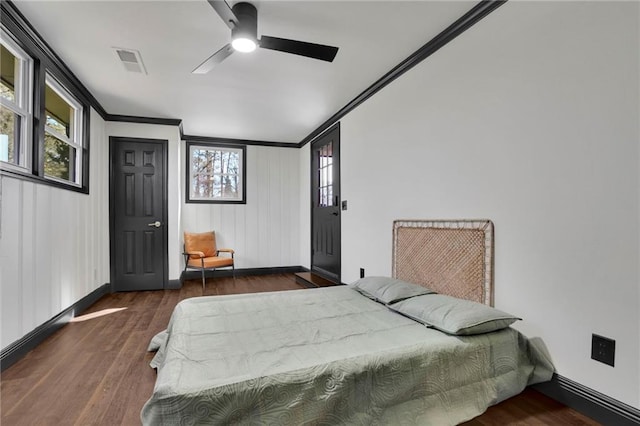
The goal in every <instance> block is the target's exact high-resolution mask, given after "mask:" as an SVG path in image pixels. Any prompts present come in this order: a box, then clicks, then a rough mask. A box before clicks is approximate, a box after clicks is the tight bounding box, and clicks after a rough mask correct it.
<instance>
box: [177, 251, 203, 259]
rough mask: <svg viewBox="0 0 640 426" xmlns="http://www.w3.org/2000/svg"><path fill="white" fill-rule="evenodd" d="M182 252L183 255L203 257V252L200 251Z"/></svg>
mask: <svg viewBox="0 0 640 426" xmlns="http://www.w3.org/2000/svg"><path fill="white" fill-rule="evenodd" d="M182 254H184V255H185V256H198V257H199V258H201V259H202V258H203V257H204V253H203V252H201V251H188V252H185V253H182Z"/></svg>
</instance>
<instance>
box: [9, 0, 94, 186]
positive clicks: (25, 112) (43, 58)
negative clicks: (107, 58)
mask: <svg viewBox="0 0 640 426" xmlns="http://www.w3.org/2000/svg"><path fill="white" fill-rule="evenodd" d="M0 8H1V9H2V10H1V12H2V13H1V14H0V16H1V17H2V23H1V26H0V31H1V32H2V33H1V36H2V38H0V173H1V174H3V175H9V176H12V177H15V178H18V179H24V180H29V181H33V182H37V183H42V184H46V185H52V186H56V187H59V188H64V189H68V190H71V191H76V192H82V193H85V194H88V193H89V119H90V117H89V115H90V108H89V105H90V104H91V99H92V98H91V94H90V93H89V92H88V91H87V90H86V89H85V88H84V86H82V83H80V81H78V79H77V78H76V77H75V76H74V75H73V74H72V73H71V72H70V71H69V70H68V68H67V67H66V65H65V64H64V63H63V62H61V61H60V59H59V58H57V57H56V56H55V55H50V54H49V51H50V50H49V47H48V46H46V44H44V42H43V41H42V40H41V39H39V38H37V37H33V36H32V34H30V33H27V29H28V28H29V25H28V23H27V22H26V21H24V20H23V18H22V16H21V15H20V14H19V13H18V12H17V10H16V9H15V8H14V6H13V5H12V3H11V2H4V1H3V2H1V4H0Z"/></svg>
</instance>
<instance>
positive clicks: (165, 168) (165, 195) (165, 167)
mask: <svg viewBox="0 0 640 426" xmlns="http://www.w3.org/2000/svg"><path fill="white" fill-rule="evenodd" d="M119 142H135V143H159V144H160V145H161V146H162V156H163V161H162V164H161V167H162V173H163V179H162V216H163V223H165V226H163V227H162V243H163V245H164V249H163V250H162V265H163V267H162V276H163V278H162V287H163V288H164V289H167V288H168V278H169V141H168V140H166V139H150V138H133V137H126V136H109V274H110V277H109V282H110V283H111V292H114V291H118V289H117V288H115V287H114V285H115V281H114V279H115V276H116V265H115V258H116V257H115V246H116V244H115V219H116V217H115V206H114V193H113V190H114V188H113V162H114V160H115V159H114V156H113V154H114V145H115V144H117V143H119Z"/></svg>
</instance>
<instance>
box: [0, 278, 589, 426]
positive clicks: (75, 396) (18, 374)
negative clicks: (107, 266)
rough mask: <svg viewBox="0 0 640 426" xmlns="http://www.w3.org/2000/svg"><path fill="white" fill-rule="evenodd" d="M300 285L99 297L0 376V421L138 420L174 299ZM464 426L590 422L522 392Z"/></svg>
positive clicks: (260, 282)
mask: <svg viewBox="0 0 640 426" xmlns="http://www.w3.org/2000/svg"><path fill="white" fill-rule="evenodd" d="M300 288H302V287H301V286H300V285H299V284H296V282H295V278H294V275H293V274H278V275H264V276H251V277H239V278H236V279H235V280H233V279H232V278H215V279H209V280H208V281H207V287H206V290H205V291H204V292H203V290H202V283H201V281H199V280H194V281H187V282H185V283H184V285H183V287H182V288H181V289H180V290H165V291H146V292H131V293H114V294H110V295H107V296H105V297H103V298H102V299H100V300H99V301H98V302H97V303H95V304H94V305H93V306H92V307H91V308H89V309H88V310H87V311H86V312H84V313H83V315H82V316H80V317H77V318H76V321H75V322H72V323H69V324H67V325H66V326H65V327H63V328H62V329H61V330H60V331H58V332H57V333H55V334H54V335H52V336H51V337H50V338H48V339H47V340H46V341H44V342H43V343H42V344H41V345H39V346H38V347H37V348H36V349H34V350H33V351H31V352H29V353H28V354H27V355H26V356H25V357H24V358H22V359H21V360H20V361H18V362H17V363H16V364H14V365H13V366H11V367H10V368H8V369H7V370H6V371H4V372H3V373H2V377H1V380H0V385H1V386H0V400H1V401H0V409H1V418H0V424H2V425H3V426H4V425H7V426H8V425H16V426H17V425H83V426H84V425H138V424H140V410H141V408H142V405H143V404H144V403H145V402H146V400H147V399H148V398H149V396H150V395H151V392H152V391H153V385H154V383H155V379H156V372H155V370H153V369H151V368H150V367H149V361H151V358H152V357H153V354H151V353H148V352H147V351H146V349H147V345H148V344H149V341H150V340H151V338H152V337H153V336H154V335H155V334H156V333H158V332H159V331H162V330H164V329H165V328H166V326H167V322H168V321H169V317H170V316H171V312H172V311H173V308H174V306H175V305H176V304H177V303H178V302H179V301H180V300H182V299H186V298H189V297H196V296H202V295H203V294H204V295H222V294H237V293H248V292H260V291H279V290H292V289H300ZM116 308H125V309H121V310H118V311H115V309H116ZM109 310H113V311H109ZM88 314H93V315H95V317H92V315H88ZM465 424H466V425H474V426H475V425H492V426H493V425H597V424H598V423H596V422H594V421H592V420H590V419H589V418H587V417H585V416H582V415H581V414H579V413H577V412H575V411H573V410H571V409H569V408H567V407H564V406H562V405H561V404H559V403H557V402H555V401H553V400H551V399H549V398H547V397H545V396H544V395H542V394H540V393H538V392H536V391H534V390H529V389H528V390H525V392H523V393H522V394H521V395H518V396H516V397H514V398H511V399H510V400H508V401H505V402H503V403H502V404H499V405H498V406H495V407H491V408H489V410H488V411H487V412H486V413H485V414H483V415H482V416H480V417H477V418H476V419H473V420H472V421H470V422H467V423H465Z"/></svg>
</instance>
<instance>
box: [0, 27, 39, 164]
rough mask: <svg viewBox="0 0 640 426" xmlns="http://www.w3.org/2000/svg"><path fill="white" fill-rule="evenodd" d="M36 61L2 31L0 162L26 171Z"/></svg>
mask: <svg viewBox="0 0 640 426" xmlns="http://www.w3.org/2000/svg"><path fill="white" fill-rule="evenodd" d="M32 81H33V60H32V59H31V58H30V57H29V56H28V55H27V54H26V53H25V52H24V51H23V50H22V49H21V48H20V47H19V46H18V45H17V43H15V42H14V41H13V39H12V38H11V37H10V36H9V34H8V33H6V32H5V31H4V29H2V39H1V40H0V161H1V162H3V166H5V167H9V168H17V169H18V170H19V169H25V168H27V167H29V166H30V160H31V143H30V142H31V134H32V133H31V123H32V121H33V120H32V95H31V94H32V88H31V82H32Z"/></svg>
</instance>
